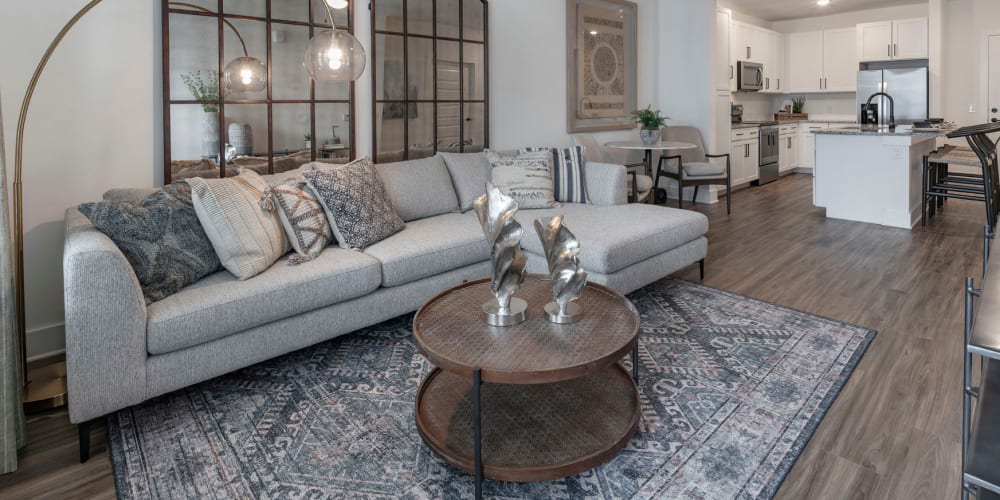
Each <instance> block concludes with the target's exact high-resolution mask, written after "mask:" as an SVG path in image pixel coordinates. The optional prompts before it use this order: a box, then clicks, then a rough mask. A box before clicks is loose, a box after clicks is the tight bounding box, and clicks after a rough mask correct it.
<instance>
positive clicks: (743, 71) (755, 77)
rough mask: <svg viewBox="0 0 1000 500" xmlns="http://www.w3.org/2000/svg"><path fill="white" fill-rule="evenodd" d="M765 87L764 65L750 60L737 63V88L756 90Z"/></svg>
mask: <svg viewBox="0 0 1000 500" xmlns="http://www.w3.org/2000/svg"><path fill="white" fill-rule="evenodd" d="M763 89H764V65H763V64H760V63H755V62H750V61H738V62H737V63H736V90H740V91H744V92H756V91H758V90H763Z"/></svg>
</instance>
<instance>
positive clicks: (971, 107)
mask: <svg viewBox="0 0 1000 500" xmlns="http://www.w3.org/2000/svg"><path fill="white" fill-rule="evenodd" d="M975 112H976V105H975V104H970V105H969V113H975Z"/></svg>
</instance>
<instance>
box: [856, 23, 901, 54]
mask: <svg viewBox="0 0 1000 500" xmlns="http://www.w3.org/2000/svg"><path fill="white" fill-rule="evenodd" d="M857 30H858V31H857V36H856V43H857V52H858V54H857V55H858V59H859V60H861V61H866V62H867V61H888V60H891V59H892V22H891V21H885V22H881V23H865V24H859V25H858V28H857Z"/></svg>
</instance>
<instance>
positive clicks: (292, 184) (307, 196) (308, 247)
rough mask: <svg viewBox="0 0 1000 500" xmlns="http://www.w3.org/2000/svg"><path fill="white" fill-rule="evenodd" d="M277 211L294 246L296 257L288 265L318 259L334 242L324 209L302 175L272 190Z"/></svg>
mask: <svg viewBox="0 0 1000 500" xmlns="http://www.w3.org/2000/svg"><path fill="white" fill-rule="evenodd" d="M268 194H270V196H271V197H272V199H273V200H274V202H275V204H276V205H277V207H276V208H277V210H278V219H279V220H280V221H281V227H283V228H285V236H288V240H289V241H290V242H291V243H292V249H294V250H295V253H296V255H293V256H292V257H290V258H289V259H288V264H290V265H296V264H299V263H302V262H307V261H310V260H313V259H315V258H316V257H318V256H319V254H320V253H322V252H323V249H324V248H326V246H327V245H329V244H330V240H332V239H333V231H332V230H331V229H330V223H329V222H327V220H326V213H325V212H324V211H323V205H322V204H320V202H319V200H317V199H316V197H315V196H313V194H312V192H311V191H310V190H309V189H308V184H307V183H306V179H305V177H302V176H301V175H300V176H298V177H296V178H294V179H289V180H287V181H285V182H283V183H281V184H278V185H277V186H275V187H273V188H272V189H271V190H270V191H269V193H268Z"/></svg>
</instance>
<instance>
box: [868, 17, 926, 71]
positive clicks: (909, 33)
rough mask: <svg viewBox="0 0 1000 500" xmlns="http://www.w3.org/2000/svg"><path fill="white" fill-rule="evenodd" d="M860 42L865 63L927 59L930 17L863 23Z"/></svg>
mask: <svg viewBox="0 0 1000 500" xmlns="http://www.w3.org/2000/svg"><path fill="white" fill-rule="evenodd" d="M856 43H857V52H858V59H859V60H860V61H862V62H872V61H893V60H902V59H927V45H928V42H927V18H926V17H921V18H916V19H902V20H898V21H884V22H879V23H865V24H859V25H858V26H857V42H856Z"/></svg>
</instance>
